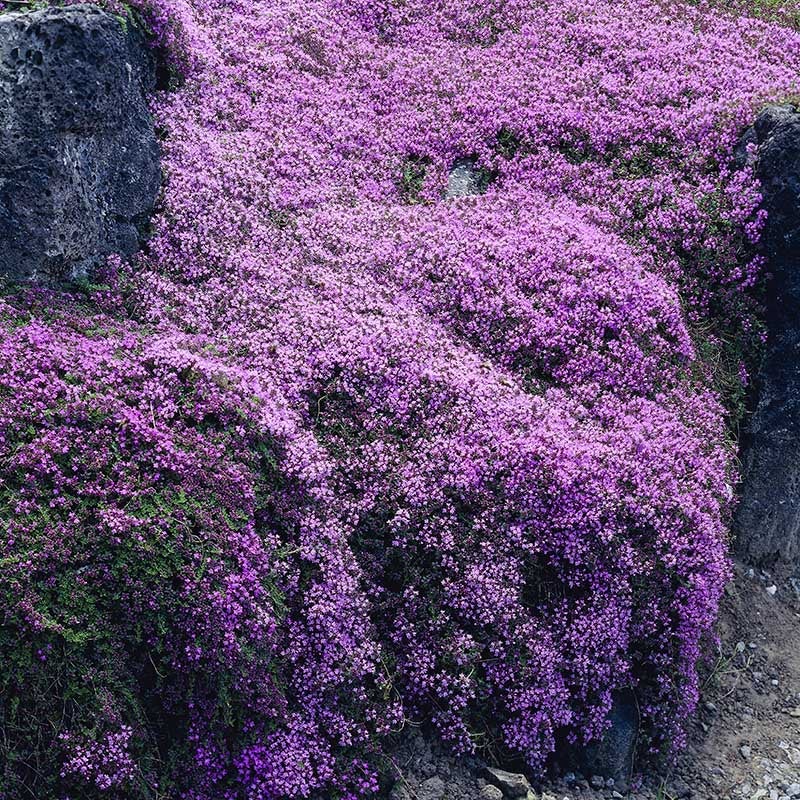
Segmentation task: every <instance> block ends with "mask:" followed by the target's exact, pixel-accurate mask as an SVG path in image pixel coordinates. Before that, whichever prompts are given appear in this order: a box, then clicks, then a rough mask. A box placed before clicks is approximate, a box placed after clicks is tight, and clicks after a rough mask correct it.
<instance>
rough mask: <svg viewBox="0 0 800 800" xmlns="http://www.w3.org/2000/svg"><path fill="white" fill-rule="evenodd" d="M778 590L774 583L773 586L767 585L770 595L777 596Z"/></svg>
mask: <svg viewBox="0 0 800 800" xmlns="http://www.w3.org/2000/svg"><path fill="white" fill-rule="evenodd" d="M777 592H778V587H777V586H776V585H775V584H774V583H773V584H772V586H767V594H768V595H769V596H770V597H775V595H776V594H777Z"/></svg>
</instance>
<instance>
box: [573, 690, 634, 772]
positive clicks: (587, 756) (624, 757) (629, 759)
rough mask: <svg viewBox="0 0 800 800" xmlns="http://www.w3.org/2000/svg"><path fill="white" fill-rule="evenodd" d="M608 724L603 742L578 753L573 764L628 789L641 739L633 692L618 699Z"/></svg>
mask: <svg viewBox="0 0 800 800" xmlns="http://www.w3.org/2000/svg"><path fill="white" fill-rule="evenodd" d="M608 723H609V726H608V729H607V730H606V732H605V734H604V736H603V738H602V739H601V740H600V741H599V742H594V743H593V744H591V745H588V746H586V747H584V748H583V749H581V750H579V751H578V752H576V753H575V754H574V756H573V757H572V758H571V759H570V762H571V765H573V766H575V767H576V768H577V769H579V770H580V771H581V772H583V773H584V774H585V775H593V776H595V775H596V776H599V777H600V776H601V777H603V778H611V779H612V780H613V781H615V782H616V783H617V784H619V785H620V786H628V785H629V784H630V781H631V777H632V775H633V767H634V759H635V757H636V746H637V742H638V739H639V706H638V703H637V702H636V695H635V694H634V692H633V691H632V690H630V689H622V690H620V691H618V692H617V693H616V694H615V695H614V702H613V705H612V706H611V711H610V713H609V715H608Z"/></svg>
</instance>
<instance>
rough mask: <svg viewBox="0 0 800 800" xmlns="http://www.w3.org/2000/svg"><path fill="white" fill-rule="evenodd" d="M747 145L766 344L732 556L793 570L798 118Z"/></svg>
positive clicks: (781, 117) (799, 456)
mask: <svg viewBox="0 0 800 800" xmlns="http://www.w3.org/2000/svg"><path fill="white" fill-rule="evenodd" d="M748 143H752V144H755V145H756V149H755V150H753V148H752V147H751V148H750V155H749V158H750V159H753V158H755V163H756V170H757V174H758V176H759V178H760V180H761V182H762V187H763V188H762V192H763V197H764V201H763V202H764V208H765V209H766V210H767V212H768V214H769V218H768V223H767V228H766V231H765V234H764V239H763V244H764V251H765V255H766V257H767V262H768V263H767V269H768V272H769V275H770V278H769V282H768V284H767V296H766V306H767V312H766V321H767V327H768V330H769V336H768V341H767V346H766V351H765V355H764V360H763V363H762V365H761V369H760V372H759V376H758V401H757V406H756V408H755V411H754V414H753V416H752V419H751V421H750V424H749V426H748V429H747V431H746V433H745V435H744V437H743V442H742V461H743V485H742V497H741V503H740V505H739V509H738V513H737V519H736V532H737V535H738V548H739V551H740V552H741V554H742V555H743V556H744V557H745V558H747V559H748V560H749V561H751V562H754V563H757V564H761V565H765V566H768V565H774V564H777V563H783V564H788V565H795V566H796V565H800V113H799V112H798V111H797V109H795V108H794V107H793V106H789V105H780V106H770V107H768V108H766V109H765V110H764V111H763V112H762V113H761V114H760V115H759V117H758V119H757V121H756V123H755V125H754V126H753V128H751V129H750V130H749V131H748V132H747V133H746V134H745V137H744V140H743V147H742V148H741V149H740V158H742V159H744V158H745V156H744V151H745V147H744V145H747V144H748Z"/></svg>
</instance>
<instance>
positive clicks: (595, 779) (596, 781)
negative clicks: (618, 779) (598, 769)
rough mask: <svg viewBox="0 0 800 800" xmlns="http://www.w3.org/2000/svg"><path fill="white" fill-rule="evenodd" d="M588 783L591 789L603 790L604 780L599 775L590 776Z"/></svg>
mask: <svg viewBox="0 0 800 800" xmlns="http://www.w3.org/2000/svg"><path fill="white" fill-rule="evenodd" d="M589 783H591V784H592V789H603V788H605V785H606V780H605V778H603V777H601V776H600V775H592V777H591V779H590V781H589Z"/></svg>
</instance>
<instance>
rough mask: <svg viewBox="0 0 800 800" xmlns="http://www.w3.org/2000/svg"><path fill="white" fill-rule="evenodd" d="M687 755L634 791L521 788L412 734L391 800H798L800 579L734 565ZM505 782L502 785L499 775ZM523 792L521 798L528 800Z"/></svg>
mask: <svg viewBox="0 0 800 800" xmlns="http://www.w3.org/2000/svg"><path fill="white" fill-rule="evenodd" d="M719 636H720V644H719V648H718V652H717V653H716V654H715V655H716V657H715V658H714V659H713V664H712V665H711V666H710V667H709V669H708V671H707V674H706V676H705V679H704V687H703V700H702V704H701V707H700V710H699V713H698V715H697V718H696V719H695V721H694V723H693V725H692V729H691V730H690V731H689V746H688V747H687V749H686V751H685V752H683V753H682V754H681V755H680V756H679V757H678V759H677V761H676V763H675V764H674V765H673V766H672V767H671V768H669V769H667V770H665V771H664V772H663V773H661V774H645V775H638V776H637V779H636V780H635V782H634V785H633V787H632V788H627V787H624V786H621V785H614V784H613V782H611V781H604V780H603V779H602V778H601V777H599V776H592V775H576V774H567V775H564V776H562V777H561V778H560V779H559V780H558V781H556V782H553V783H550V784H546V785H536V784H534V786H533V787H529V786H526V787H525V789H524V790H522V789H520V785H519V783H517V784H514V782H513V781H512V782H511V783H509V782H508V781H505V780H504V779H498V778H497V776H496V775H491V774H490V773H488V772H487V771H486V769H485V767H484V765H483V764H482V763H481V762H480V761H479V760H464V759H456V758H453V757H451V756H448V755H444V754H442V753H441V750H440V748H438V747H437V746H436V745H431V744H430V742H428V741H427V740H426V739H425V737H424V736H423V735H422V734H421V733H420V732H419V731H418V730H415V731H410V732H409V733H408V735H406V737H405V738H404V739H403V741H402V743H401V744H400V745H399V746H398V748H397V750H396V752H395V753H394V754H393V757H392V771H393V772H394V774H395V775H397V776H399V779H398V780H397V781H396V782H395V783H394V784H393V786H392V785H391V784H390V785H389V786H388V787H387V793H388V795H389V797H390V798H391V800H503V798H507V799H508V800H512V798H515V797H519V798H526V800H612V799H613V800H617V798H630V800H680V798H694V800H793V798H798V800H800V575H791V574H769V573H766V572H759V571H755V570H752V569H748V568H746V567H744V566H741V565H737V568H736V576H735V579H734V581H733V582H732V583H731V584H730V586H729V587H728V589H727V591H726V597H725V601H724V604H723V608H722V614H721V617H720V622H719ZM501 778H502V776H501ZM526 792H527V795H526Z"/></svg>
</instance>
